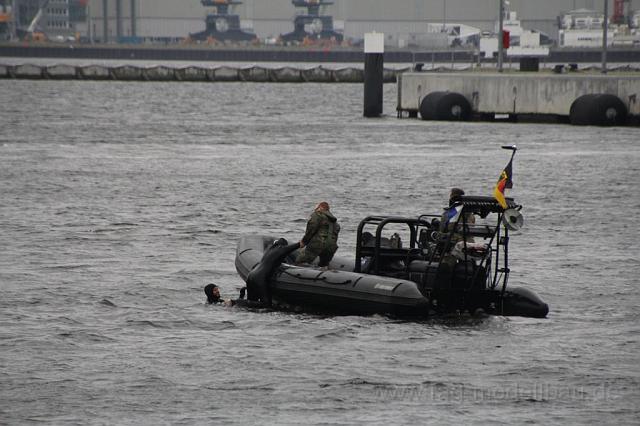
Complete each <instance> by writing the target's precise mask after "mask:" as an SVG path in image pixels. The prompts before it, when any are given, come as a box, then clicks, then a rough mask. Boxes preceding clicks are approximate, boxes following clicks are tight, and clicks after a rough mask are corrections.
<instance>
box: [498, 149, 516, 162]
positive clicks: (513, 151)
mask: <svg viewBox="0 0 640 426" xmlns="http://www.w3.org/2000/svg"><path fill="white" fill-rule="evenodd" d="M502 149H509V150H511V159H510V160H509V161H512V160H513V157H515V155H516V151H517V150H518V147H517V146H515V145H502Z"/></svg>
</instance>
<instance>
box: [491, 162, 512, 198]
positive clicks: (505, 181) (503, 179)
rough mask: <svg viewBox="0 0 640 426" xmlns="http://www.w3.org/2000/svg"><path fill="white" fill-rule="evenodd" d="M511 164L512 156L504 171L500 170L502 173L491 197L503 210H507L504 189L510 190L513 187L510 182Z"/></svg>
mask: <svg viewBox="0 0 640 426" xmlns="http://www.w3.org/2000/svg"><path fill="white" fill-rule="evenodd" d="M512 162H513V156H512V157H511V160H509V164H507V167H505V168H504V170H502V173H500V177H499V178H498V183H496V187H495V188H494V189H493V196H494V198H495V199H496V201H497V202H498V204H500V206H502V208H503V209H506V208H507V200H505V198H504V197H505V192H504V191H505V189H507V188H512V187H513V181H512V180H511V178H512V176H513V173H512V170H511V163H512Z"/></svg>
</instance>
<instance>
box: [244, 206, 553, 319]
mask: <svg viewBox="0 0 640 426" xmlns="http://www.w3.org/2000/svg"><path fill="white" fill-rule="evenodd" d="M502 203H503V204H505V205H506V209H505V207H504V206H503V205H501V203H500V202H498V201H497V200H496V199H495V198H493V197H474V196H462V197H459V200H458V203H457V204H456V205H455V206H454V207H455V208H454V210H453V211H454V212H455V217H452V218H450V219H451V227H450V228H451V229H455V230H458V231H456V232H453V231H451V232H442V226H441V224H440V220H441V219H440V218H441V216H440V215H421V216H419V217H417V218H408V217H396V216H369V217H366V218H365V219H363V220H362V221H361V222H360V224H359V226H358V229H357V235H356V252H355V257H354V258H346V257H338V256H336V257H334V258H333V260H332V261H331V262H330V264H329V266H328V268H318V267H317V266H314V265H310V266H301V265H295V263H294V262H295V259H296V256H297V252H298V250H299V248H298V244H297V243H295V244H288V243H287V241H286V240H284V239H282V238H280V239H278V238H277V237H274V236H261V235H249V236H245V237H243V238H242V239H241V240H240V241H239V242H238V246H237V250H236V260H235V265H236V270H237V271H238V273H239V275H240V276H241V277H242V279H243V280H245V281H246V282H247V293H248V298H249V299H250V300H258V301H260V302H262V303H263V304H265V305H267V306H273V307H275V308H284V309H291V308H292V307H296V308H299V309H302V310H303V311H309V312H322V313H332V314H342V315H368V314H389V315H394V316H399V317H405V316H409V317H429V316H432V315H439V314H447V313H462V312H469V313H478V312H484V313H486V314H492V315H515V316H524V317H534V318H543V317H545V316H546V315H547V313H548V312H549V307H548V306H547V304H546V303H544V302H543V301H542V300H541V299H540V298H539V297H538V296H537V295H536V294H535V293H534V292H532V291H530V290H527V289H525V288H515V287H509V288H507V282H508V278H509V273H510V269H509V257H508V254H509V250H508V247H509V242H510V235H509V232H510V231H514V230H518V229H519V228H520V227H521V226H522V216H521V215H520V212H519V210H520V209H521V206H520V205H518V204H516V203H515V202H514V200H513V199H511V198H506V199H504V200H502ZM470 215H477V216H479V217H480V218H483V219H484V221H483V223H479V224H475V223H471V221H470V220H469V219H468V218H469V217H470ZM442 220H444V219H442ZM401 235H405V236H406V237H405V239H404V241H405V242H407V243H406V246H405V243H404V242H403V239H402V237H401ZM456 235H457V236H456ZM456 239H457V240H458V241H456Z"/></svg>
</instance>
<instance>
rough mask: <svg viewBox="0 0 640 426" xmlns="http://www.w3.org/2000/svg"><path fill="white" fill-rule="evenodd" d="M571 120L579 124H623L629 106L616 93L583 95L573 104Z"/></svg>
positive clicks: (570, 111)
mask: <svg viewBox="0 0 640 426" xmlns="http://www.w3.org/2000/svg"><path fill="white" fill-rule="evenodd" d="M569 120H570V121H571V124H573V125H577V126H589V125H592V126H621V125H623V124H624V123H625V122H626V120H627V107H626V106H625V105H624V103H623V102H622V101H621V100H620V98H618V97H617V96H615V95H609V94H589V95H582V96H580V97H579V98H577V99H576V100H575V101H573V103H572V104H571V109H570V110H569Z"/></svg>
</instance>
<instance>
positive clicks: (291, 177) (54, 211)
mask: <svg viewBox="0 0 640 426" xmlns="http://www.w3.org/2000/svg"><path fill="white" fill-rule="evenodd" d="M0 97H1V101H2V102H1V104H0V105H1V106H0V129H2V130H1V136H0V229H1V232H0V247H1V250H0V291H1V296H0V324H1V327H0V423H9V424H23V423H31V422H34V423H35V422H42V421H45V422H53V423H63V424H86V423H101V424H104V423H107V424H111V423H117V424H122V423H124V424H131V423H136V424H137V423H143V424H152V423H154V424H155V423H157V422H162V423H176V424H194V423H214V422H219V423H224V424H248V423H249V424H250V423H260V424H262V423H267V424H292V425H296V424H302V423H305V424H360V423H374V424H389V423H401V424H424V423H432V424H487V423H492V424H508V425H511V424H523V423H545V424H594V425H595V424H602V423H608V424H637V421H638V418H639V415H640V408H639V407H638V403H639V402H640V359H639V358H640V356H639V355H638V354H639V351H640V337H639V336H640V333H639V331H640V330H639V328H640V326H639V324H640V313H639V310H638V306H639V305H640V303H639V302H640V298H639V297H638V285H639V284H640V283H639V282H638V276H639V274H640V260H639V256H638V253H639V252H640V243H639V241H640V235H639V232H638V229H639V227H638V209H640V185H639V183H640V131H639V130H638V129H637V128H616V129H607V128H592V127H586V128H577V127H571V126H564V125H528V124H488V123H464V124H455V123H433V122H421V121H417V120H398V119H396V118H395V104H394V100H395V86H394V85H388V86H385V102H386V104H385V112H386V113H387V115H388V116H387V117H386V118H382V119H376V120H366V119H363V118H361V111H362V87H361V86H360V85H344V84H341V85H313V84H304V85H287V84H278V85H275V84H267V85H260V84H202V85H201V84H169V83H167V84H162V83H159V84H155V83H142V84H141V83H134V84H126V83H109V82H107V83H93V82H46V81H33V82H30V81H0ZM505 143H509V144H511V143H517V144H518V145H519V147H520V151H519V152H518V154H517V156H516V161H515V166H514V173H515V178H514V180H515V184H514V188H513V191H512V192H511V194H512V195H513V196H514V197H515V198H516V199H517V200H518V201H520V202H521V203H522V204H524V206H525V208H524V210H523V212H524V214H525V220H526V228H525V229H524V230H523V232H522V233H521V234H520V235H517V236H515V237H514V238H513V240H512V250H511V258H512V265H511V266H512V270H513V273H512V276H511V284H512V285H519V286H525V287H529V288H531V289H533V290H534V291H536V292H537V293H538V294H539V295H540V296H541V297H543V298H544V299H545V300H546V301H547V302H548V303H549V304H550V306H551V313H550V314H549V318H547V319H543V320H537V319H525V318H503V317H492V318H486V319H449V320H434V321H428V322H417V323H416V322H402V321H397V320H392V319H388V318H384V317H329V318H325V317H317V316H310V315H301V314H287V313H279V312H248V311H243V310H239V309H233V308H220V307H210V306H207V305H206V304H205V303H204V300H205V299H204V295H203V293H202V287H203V286H204V284H206V283H207V282H216V283H218V284H219V285H220V286H221V287H222V289H223V294H226V295H227V296H233V295H235V294H236V291H237V288H238V287H240V286H241V285H242V282H241V280H240V279H239V278H238V276H237V275H236V273H235V269H234V263H233V262H234V247H235V244H236V241H237V239H238V237H239V236H240V235H242V234H244V233H253V232H263V233H272V234H274V235H282V236H285V237H287V238H291V239H296V238H299V237H300V235H301V233H302V232H303V228H304V224H305V220H306V217H307V215H308V214H309V212H310V210H311V208H312V207H313V205H314V203H316V202H317V201H318V200H320V199H326V200H328V201H330V202H331V203H332V205H333V210H334V211H335V214H336V215H337V216H338V217H339V218H340V220H341V223H342V225H343V232H342V234H341V249H340V252H342V253H343V254H344V253H349V252H350V251H351V249H352V248H353V243H354V232H355V229H356V226H357V224H358V221H359V220H360V219H361V218H362V217H364V216H366V215H369V214H374V213H385V214H399V215H418V214H420V213H433V212H439V211H440V208H441V207H442V205H443V201H444V200H445V199H446V197H447V192H448V188H450V187H452V186H462V187H464V188H465V189H466V190H467V192H468V193H475V194H481V195H489V194H490V191H491V189H492V186H493V184H494V182H495V180H496V178H497V176H498V174H499V172H500V170H501V169H502V167H503V166H504V165H505V164H506V162H507V160H508V158H507V155H508V153H506V152H505V151H503V150H500V149H499V146H500V145H501V144H505Z"/></svg>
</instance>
